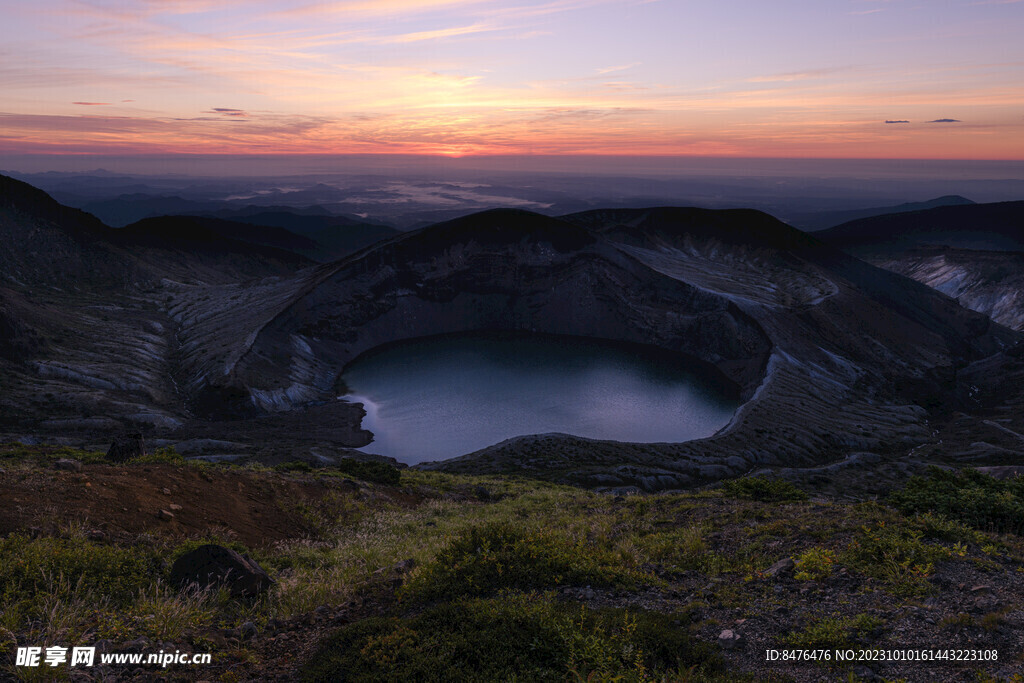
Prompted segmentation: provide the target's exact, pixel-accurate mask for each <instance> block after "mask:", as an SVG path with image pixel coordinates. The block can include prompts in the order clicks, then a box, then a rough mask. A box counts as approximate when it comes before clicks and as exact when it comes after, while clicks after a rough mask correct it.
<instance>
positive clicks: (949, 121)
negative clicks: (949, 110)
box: [928, 119, 963, 123]
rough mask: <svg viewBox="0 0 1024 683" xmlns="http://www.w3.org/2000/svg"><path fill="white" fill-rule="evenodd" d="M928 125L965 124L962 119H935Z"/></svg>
mask: <svg viewBox="0 0 1024 683" xmlns="http://www.w3.org/2000/svg"><path fill="white" fill-rule="evenodd" d="M928 123H963V122H962V121H961V120H960V119H933V120H931V121H929V122H928Z"/></svg>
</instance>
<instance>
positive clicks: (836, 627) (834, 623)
mask: <svg viewBox="0 0 1024 683" xmlns="http://www.w3.org/2000/svg"><path fill="white" fill-rule="evenodd" d="M883 626H885V621H884V620H882V619H881V618H879V617H875V616H872V615H870V614H858V615H856V616H853V617H845V618H839V617H829V618H825V619H819V620H818V621H816V622H814V623H813V624H810V625H809V626H807V627H806V628H804V629H802V630H800V631H794V632H792V633H790V634H788V635H787V636H785V637H784V638H783V639H782V642H783V644H785V645H788V646H790V647H796V648H807V649H817V648H827V649H831V648H848V647H854V646H857V645H867V644H869V643H870V641H871V639H872V638H873V637H874V636H875V635H876V634H877V633H878V632H879V631H880V630H881V629H882V627H883Z"/></svg>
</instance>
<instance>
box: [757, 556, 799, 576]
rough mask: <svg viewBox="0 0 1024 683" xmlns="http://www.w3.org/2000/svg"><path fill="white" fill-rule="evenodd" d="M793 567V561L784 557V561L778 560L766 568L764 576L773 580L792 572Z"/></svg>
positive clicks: (794, 563)
mask: <svg viewBox="0 0 1024 683" xmlns="http://www.w3.org/2000/svg"><path fill="white" fill-rule="evenodd" d="M794 567H796V562H795V561H794V560H793V558H792V557H786V558H784V559H781V560H779V561H778V562H776V563H775V564H773V565H772V566H770V567H768V569H765V570H764V575H765V576H768V577H771V578H775V577H777V576H779V575H781V574H788V573H790V572H792V571H793V569H794Z"/></svg>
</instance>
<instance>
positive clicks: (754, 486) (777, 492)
mask: <svg viewBox="0 0 1024 683" xmlns="http://www.w3.org/2000/svg"><path fill="white" fill-rule="evenodd" d="M722 490H723V491H724V492H725V495H727V496H731V497H733V498H747V499H748V500H759V501H764V502H773V503H779V502H787V501H800V500H807V493H806V492H804V491H802V490H800V489H799V488H797V487H796V486H794V485H793V484H791V483H789V482H788V481H786V480H785V479H768V478H767V477H742V478H740V479H730V480H729V481H726V482H724V483H723V484H722Z"/></svg>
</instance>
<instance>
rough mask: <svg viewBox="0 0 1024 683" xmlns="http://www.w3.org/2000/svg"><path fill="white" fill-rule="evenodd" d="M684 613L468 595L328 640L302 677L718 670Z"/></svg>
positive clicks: (628, 676) (598, 677)
mask: <svg viewBox="0 0 1024 683" xmlns="http://www.w3.org/2000/svg"><path fill="white" fill-rule="evenodd" d="M689 621H690V619H689V618H688V617H686V616H685V615H664V614H656V613H648V612H642V611H640V612H626V611H623V610H596V611H595V610H589V609H587V608H586V607H583V606H574V605H566V604H564V603H556V602H555V601H554V600H552V599H551V597H550V596H543V595H538V594H504V595H501V596H499V597H496V598H489V599H463V600H459V601H456V602H453V603H446V604H442V605H437V606H435V607H431V608H429V609H427V610H425V611H424V612H422V613H420V614H418V615H417V616H414V617H410V618H406V619H401V618H397V617H393V618H382V617H378V618H372V619H366V620H363V621H360V622H358V623H356V624H353V625H351V626H348V627H346V628H344V629H342V630H341V631H340V632H338V633H337V634H336V635H334V636H333V637H331V638H329V639H328V640H327V641H326V642H325V643H324V644H323V645H322V646H321V647H320V649H319V651H318V652H317V653H316V654H314V655H313V657H312V659H311V661H310V663H309V664H308V665H306V667H305V668H304V669H303V671H302V679H303V680H305V681H310V682H315V681H338V680H345V681H353V682H354V681H382V680H389V681H445V682H449V681H466V682H471V681H488V682H489V681H564V680H579V681H593V682H595V683H596V682H597V681H623V682H625V681H645V680H651V679H652V678H654V679H655V680H657V679H659V678H661V677H662V676H665V677H667V678H669V679H670V680H677V678H676V677H674V676H678V674H679V673H680V672H684V671H687V670H690V669H693V670H696V671H700V672H701V673H714V672H717V671H720V670H721V660H720V658H719V656H718V655H717V654H716V653H714V652H713V651H712V648H711V647H710V646H709V645H707V644H704V643H698V642H696V641H695V640H694V639H693V638H692V637H691V635H690V633H689V631H688V629H687V628H686V627H684V626H682V625H681V624H685V623H689Z"/></svg>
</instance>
